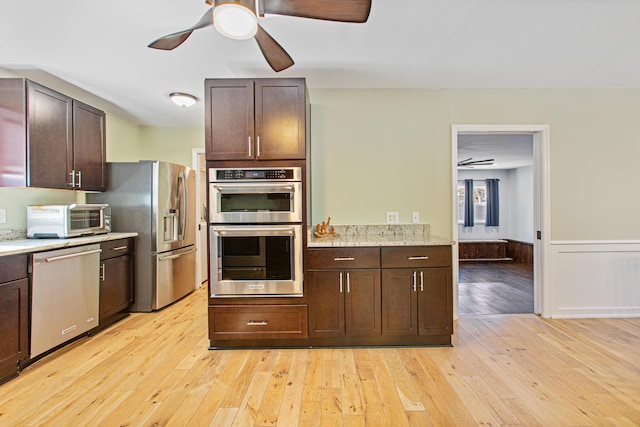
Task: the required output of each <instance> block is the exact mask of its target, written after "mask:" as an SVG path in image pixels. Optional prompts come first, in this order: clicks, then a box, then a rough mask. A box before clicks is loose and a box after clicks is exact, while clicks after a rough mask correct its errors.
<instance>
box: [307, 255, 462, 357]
mask: <svg viewBox="0 0 640 427" xmlns="http://www.w3.org/2000/svg"><path fill="white" fill-rule="evenodd" d="M307 261H308V262H307V264H308V268H307V273H306V275H305V286H306V289H307V292H308V293H309V343H310V344H311V345H312V346H344V345H347V346H352V345H450V344H451V334H452V333H453V314H452V313H453V305H452V295H453V292H452V278H451V246H450V245H434V246H403V245H401V246H376V247H348V246H344V247H335V246H334V247H331V246H329V247H311V248H309V249H307ZM349 281H350V282H349Z"/></svg>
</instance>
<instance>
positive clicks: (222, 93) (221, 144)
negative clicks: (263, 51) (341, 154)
mask: <svg viewBox="0 0 640 427" xmlns="http://www.w3.org/2000/svg"><path fill="white" fill-rule="evenodd" d="M308 106H309V101H308V95H307V88H306V84H305V80H304V79H302V78H299V79H207V80H205V126H206V132H205V147H206V158H207V160H214V161H219V160H278V159H285V160H286V159H292V160H295V159H304V158H305V154H306V153H305V147H306V144H305V141H306V133H307V129H306V118H307V117H306V116H307V109H308Z"/></svg>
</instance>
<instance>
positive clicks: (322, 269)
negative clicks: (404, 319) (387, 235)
mask: <svg viewBox="0 0 640 427" xmlns="http://www.w3.org/2000/svg"><path fill="white" fill-rule="evenodd" d="M308 255H309V256H308V259H309V271H308V273H307V275H306V286H307V290H308V292H309V301H310V302H309V335H310V337H311V339H312V340H313V338H322V337H325V338H327V337H345V336H346V337H352V336H354V337H356V336H358V337H361V336H377V335H380V332H381V319H380V270H379V268H380V250H379V249H378V248H339V249H310V250H309V251H308Z"/></svg>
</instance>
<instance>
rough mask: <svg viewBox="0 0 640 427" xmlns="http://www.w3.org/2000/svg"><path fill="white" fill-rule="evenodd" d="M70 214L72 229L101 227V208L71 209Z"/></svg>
mask: <svg viewBox="0 0 640 427" xmlns="http://www.w3.org/2000/svg"><path fill="white" fill-rule="evenodd" d="M69 215H70V216H69V221H70V222H71V224H70V226H71V230H84V229H86V228H91V227H100V217H101V215H100V209H71V212H70V214H69Z"/></svg>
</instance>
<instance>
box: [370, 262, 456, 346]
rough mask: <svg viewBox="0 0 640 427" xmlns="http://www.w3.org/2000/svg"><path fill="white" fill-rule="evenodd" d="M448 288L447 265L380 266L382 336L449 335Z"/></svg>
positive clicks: (450, 300) (449, 288)
mask: <svg viewBox="0 0 640 427" xmlns="http://www.w3.org/2000/svg"><path fill="white" fill-rule="evenodd" d="M451 287H452V282H451V269H450V268H425V269H416V270H412V269H406V268H398V269H393V268H389V269H383V270H382V333H383V335H388V336H409V335H445V334H451V333H452V332H453V316H452V310H451V308H452V296H453V292H452V288H451Z"/></svg>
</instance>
